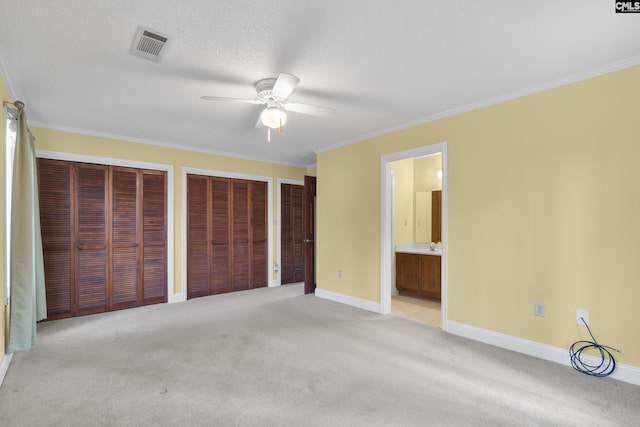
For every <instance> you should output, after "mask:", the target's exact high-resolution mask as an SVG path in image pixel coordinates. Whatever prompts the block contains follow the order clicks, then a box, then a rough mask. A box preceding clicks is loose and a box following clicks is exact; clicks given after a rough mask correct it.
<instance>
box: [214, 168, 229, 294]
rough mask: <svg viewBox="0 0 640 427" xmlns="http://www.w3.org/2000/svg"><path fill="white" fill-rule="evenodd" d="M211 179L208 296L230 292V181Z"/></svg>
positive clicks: (226, 179)
mask: <svg viewBox="0 0 640 427" xmlns="http://www.w3.org/2000/svg"><path fill="white" fill-rule="evenodd" d="M210 179H211V233H212V234H211V254H210V256H211V258H210V262H211V278H210V294H219V293H224V292H231V290H232V287H231V269H230V268H229V263H230V262H231V252H230V250H231V249H230V248H231V245H230V238H229V236H230V233H231V230H230V228H229V222H230V213H231V210H230V201H229V197H230V193H231V180H229V179H228V178H218V177H212V178H210Z"/></svg>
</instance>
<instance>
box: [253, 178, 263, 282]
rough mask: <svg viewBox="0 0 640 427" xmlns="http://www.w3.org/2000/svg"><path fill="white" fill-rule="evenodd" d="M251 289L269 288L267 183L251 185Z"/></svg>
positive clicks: (255, 182) (256, 182)
mask: <svg viewBox="0 0 640 427" xmlns="http://www.w3.org/2000/svg"><path fill="white" fill-rule="evenodd" d="M249 188H250V206H251V218H250V230H251V238H250V258H249V259H250V262H251V282H250V285H249V286H250V287H251V288H262V287H265V286H267V183H266V182H259V181H253V182H251V183H250V187H249Z"/></svg>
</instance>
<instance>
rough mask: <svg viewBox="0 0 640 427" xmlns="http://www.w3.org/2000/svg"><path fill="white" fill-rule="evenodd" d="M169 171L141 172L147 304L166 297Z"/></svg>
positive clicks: (144, 278) (144, 290)
mask: <svg viewBox="0 0 640 427" xmlns="http://www.w3.org/2000/svg"><path fill="white" fill-rule="evenodd" d="M166 181H167V178H166V173H165V172H149V171H145V172H144V173H143V175H142V188H143V190H142V198H143V202H142V212H143V214H142V219H143V225H142V234H143V239H142V244H143V250H142V265H143V273H142V277H143V279H142V295H143V303H144V304H154V303H157V302H166V301H167V196H166V194H167V190H166Z"/></svg>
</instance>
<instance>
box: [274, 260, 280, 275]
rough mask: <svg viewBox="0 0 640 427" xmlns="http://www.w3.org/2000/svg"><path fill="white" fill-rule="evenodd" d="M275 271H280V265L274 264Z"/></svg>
mask: <svg viewBox="0 0 640 427" xmlns="http://www.w3.org/2000/svg"><path fill="white" fill-rule="evenodd" d="M273 271H274V272H276V273H277V272H278V271H280V265H279V264H278V263H277V262H274V263H273Z"/></svg>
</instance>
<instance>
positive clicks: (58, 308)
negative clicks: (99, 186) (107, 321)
mask: <svg viewBox="0 0 640 427" xmlns="http://www.w3.org/2000/svg"><path fill="white" fill-rule="evenodd" d="M38 177H39V186H38V187H39V193H40V196H39V198H40V229H41V232H42V250H43V256H44V271H45V283H46V294H47V317H48V318H50V319H55V318H60V317H69V316H71V315H72V311H73V301H74V292H73V287H72V258H73V256H75V248H73V246H72V236H71V230H72V222H71V221H72V216H71V192H72V188H71V177H72V169H71V164H69V163H67V162H61V161H57V160H46V159H38Z"/></svg>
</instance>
